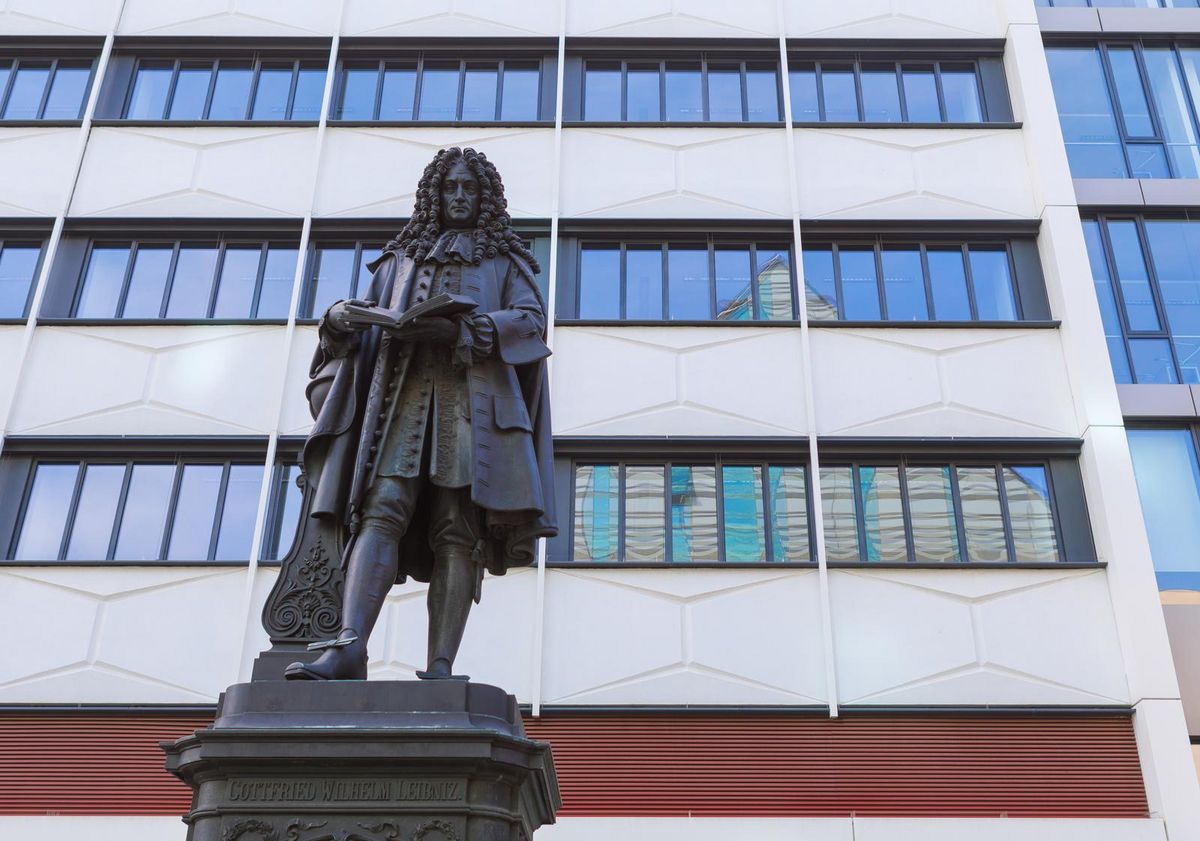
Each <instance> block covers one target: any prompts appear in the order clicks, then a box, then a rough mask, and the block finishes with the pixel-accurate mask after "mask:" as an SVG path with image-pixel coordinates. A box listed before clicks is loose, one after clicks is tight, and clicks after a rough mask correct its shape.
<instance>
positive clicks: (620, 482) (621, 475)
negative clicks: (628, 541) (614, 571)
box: [616, 461, 628, 561]
mask: <svg viewBox="0 0 1200 841" xmlns="http://www.w3.org/2000/svg"><path fill="white" fill-rule="evenodd" d="M627 468H628V465H627V464H626V463H625V462H623V461H621V462H618V463H617V552H616V555H617V560H618V561H624V560H625V558H626V555H625V471H626V469H627Z"/></svg>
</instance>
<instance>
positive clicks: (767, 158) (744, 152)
mask: <svg viewBox="0 0 1200 841" xmlns="http://www.w3.org/2000/svg"><path fill="white" fill-rule="evenodd" d="M600 161H619V162H620V165H619V166H616V167H612V166H598V165H597V164H598V162H600ZM786 172H787V146H786V139H785V137H784V133H783V132H782V131H780V130H779V129H754V128H744V129H743V128H571V129H566V130H564V131H563V144H562V186H561V194H562V215H563V216H587V217H606V216H607V217H621V218H628V217H637V218H673V217H678V218H693V219H694V218H705V219H713V218H724V219H740V218H754V219H758V218H766V217H776V218H787V217H789V216H790V215H791V212H792V211H791V198H790V196H789V193H788V187H787V180H786V178H784V177H783V174H784V173H786ZM505 177H506V178H507V177H508V176H507V174H506V175H505ZM838 177H839V178H840V177H841V176H838Z"/></svg>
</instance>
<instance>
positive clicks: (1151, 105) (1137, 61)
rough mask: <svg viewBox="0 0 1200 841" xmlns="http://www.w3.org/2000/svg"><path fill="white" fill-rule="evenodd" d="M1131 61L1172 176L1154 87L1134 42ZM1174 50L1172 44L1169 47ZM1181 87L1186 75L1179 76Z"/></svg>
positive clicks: (1184, 85)
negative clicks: (1135, 69) (1151, 85)
mask: <svg viewBox="0 0 1200 841" xmlns="http://www.w3.org/2000/svg"><path fill="white" fill-rule="evenodd" d="M1132 49H1133V63H1134V66H1135V67H1137V72H1138V83H1139V84H1140V85H1141V86H1142V95H1143V96H1144V97H1146V109H1147V110H1148V111H1149V113H1150V125H1151V126H1152V127H1153V129H1154V138H1153V139H1155V140H1157V141H1159V142H1160V143H1162V144H1163V156H1164V157H1165V158H1166V159H1167V167H1168V168H1169V169H1170V170H1171V173H1172V176H1173V177H1174V171H1175V168H1174V167H1173V166H1172V165H1171V156H1170V155H1168V154H1167V148H1166V144H1167V135H1166V133H1165V132H1164V131H1163V126H1162V120H1161V119H1160V118H1159V110H1158V101H1157V100H1156V99H1155V98H1154V89H1153V88H1151V87H1150V73H1149V71H1147V70H1146V57H1145V55H1143V53H1142V49H1143V48H1142V45H1141V44H1140V43H1136V44H1133V45H1132ZM1170 49H1171V51H1172V52H1174V49H1175V48H1174V46H1173V45H1172V46H1171V47H1170ZM1180 80H1181V81H1183V83H1184V84H1183V87H1185V88H1186V87H1187V76H1186V75H1185V76H1181V77H1180Z"/></svg>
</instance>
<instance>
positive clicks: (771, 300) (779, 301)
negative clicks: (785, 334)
mask: <svg viewBox="0 0 1200 841" xmlns="http://www.w3.org/2000/svg"><path fill="white" fill-rule="evenodd" d="M755 254H756V255H757V257H758V265H757V266H756V267H755V270H754V273H755V277H754V283H755V285H756V287H757V289H758V317H759V318H764V319H767V320H768V321H786V320H788V319H791V318H794V317H795V313H794V312H793V307H792V269H791V255H790V253H789V252H788V249H787V247H786V246H779V247H772V246H770V245H759V246H758V248H757V250H756V251H755Z"/></svg>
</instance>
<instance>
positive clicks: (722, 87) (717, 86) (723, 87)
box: [708, 64, 742, 123]
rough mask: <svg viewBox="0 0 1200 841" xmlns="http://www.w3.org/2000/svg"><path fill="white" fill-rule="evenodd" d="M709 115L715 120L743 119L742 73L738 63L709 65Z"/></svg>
mask: <svg viewBox="0 0 1200 841" xmlns="http://www.w3.org/2000/svg"><path fill="white" fill-rule="evenodd" d="M708 115H709V116H708V118H709V119H710V120H713V121H714V122H726V123H739V122H741V121H742V73H741V69H740V68H739V67H738V66H737V65H732V66H730V65H720V64H710V65H709V66H708Z"/></svg>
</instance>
